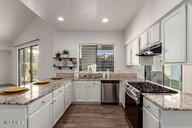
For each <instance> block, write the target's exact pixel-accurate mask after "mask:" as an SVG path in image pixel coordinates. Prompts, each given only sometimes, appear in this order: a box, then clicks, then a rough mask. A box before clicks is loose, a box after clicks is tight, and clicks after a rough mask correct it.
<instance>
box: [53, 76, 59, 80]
mask: <svg viewBox="0 0 192 128" xmlns="http://www.w3.org/2000/svg"><path fill="white" fill-rule="evenodd" d="M51 79H52V80H60V79H62V77H59V76H56V77H52V78H51Z"/></svg>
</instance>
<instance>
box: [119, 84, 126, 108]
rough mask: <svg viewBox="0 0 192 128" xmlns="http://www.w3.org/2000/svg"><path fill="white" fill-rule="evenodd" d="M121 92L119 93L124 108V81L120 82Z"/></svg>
mask: <svg viewBox="0 0 192 128" xmlns="http://www.w3.org/2000/svg"><path fill="white" fill-rule="evenodd" d="M119 91H120V93H119V101H120V103H121V104H122V106H123V108H125V88H124V87H123V83H121V84H120V90H119Z"/></svg>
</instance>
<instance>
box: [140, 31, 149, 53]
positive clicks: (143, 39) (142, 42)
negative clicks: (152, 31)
mask: <svg viewBox="0 0 192 128" xmlns="http://www.w3.org/2000/svg"><path fill="white" fill-rule="evenodd" d="M139 38H140V39H139V40H140V49H144V48H146V47H147V46H148V43H149V42H148V32H147V31H146V32H144V33H143V34H141V36H140V37H139Z"/></svg>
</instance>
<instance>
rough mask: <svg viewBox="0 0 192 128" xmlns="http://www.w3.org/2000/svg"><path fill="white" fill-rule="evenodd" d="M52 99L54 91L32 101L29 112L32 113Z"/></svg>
mask: <svg viewBox="0 0 192 128" xmlns="http://www.w3.org/2000/svg"><path fill="white" fill-rule="evenodd" d="M51 100H52V93H49V94H47V95H46V96H44V97H42V98H40V99H38V100H36V101H34V102H32V103H31V104H29V105H28V114H29V115H30V114H32V113H33V112H35V111H36V110H38V109H39V108H41V107H42V106H44V105H45V104H47V103H48V102H49V101H51Z"/></svg>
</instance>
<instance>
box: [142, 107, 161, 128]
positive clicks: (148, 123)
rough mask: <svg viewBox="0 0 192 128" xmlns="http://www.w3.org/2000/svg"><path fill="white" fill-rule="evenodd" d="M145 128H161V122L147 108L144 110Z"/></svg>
mask: <svg viewBox="0 0 192 128" xmlns="http://www.w3.org/2000/svg"><path fill="white" fill-rule="evenodd" d="M143 128H159V120H158V119H156V118H155V116H153V114H152V113H150V112H149V111H148V110H147V109H146V108H145V107H144V108H143Z"/></svg>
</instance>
